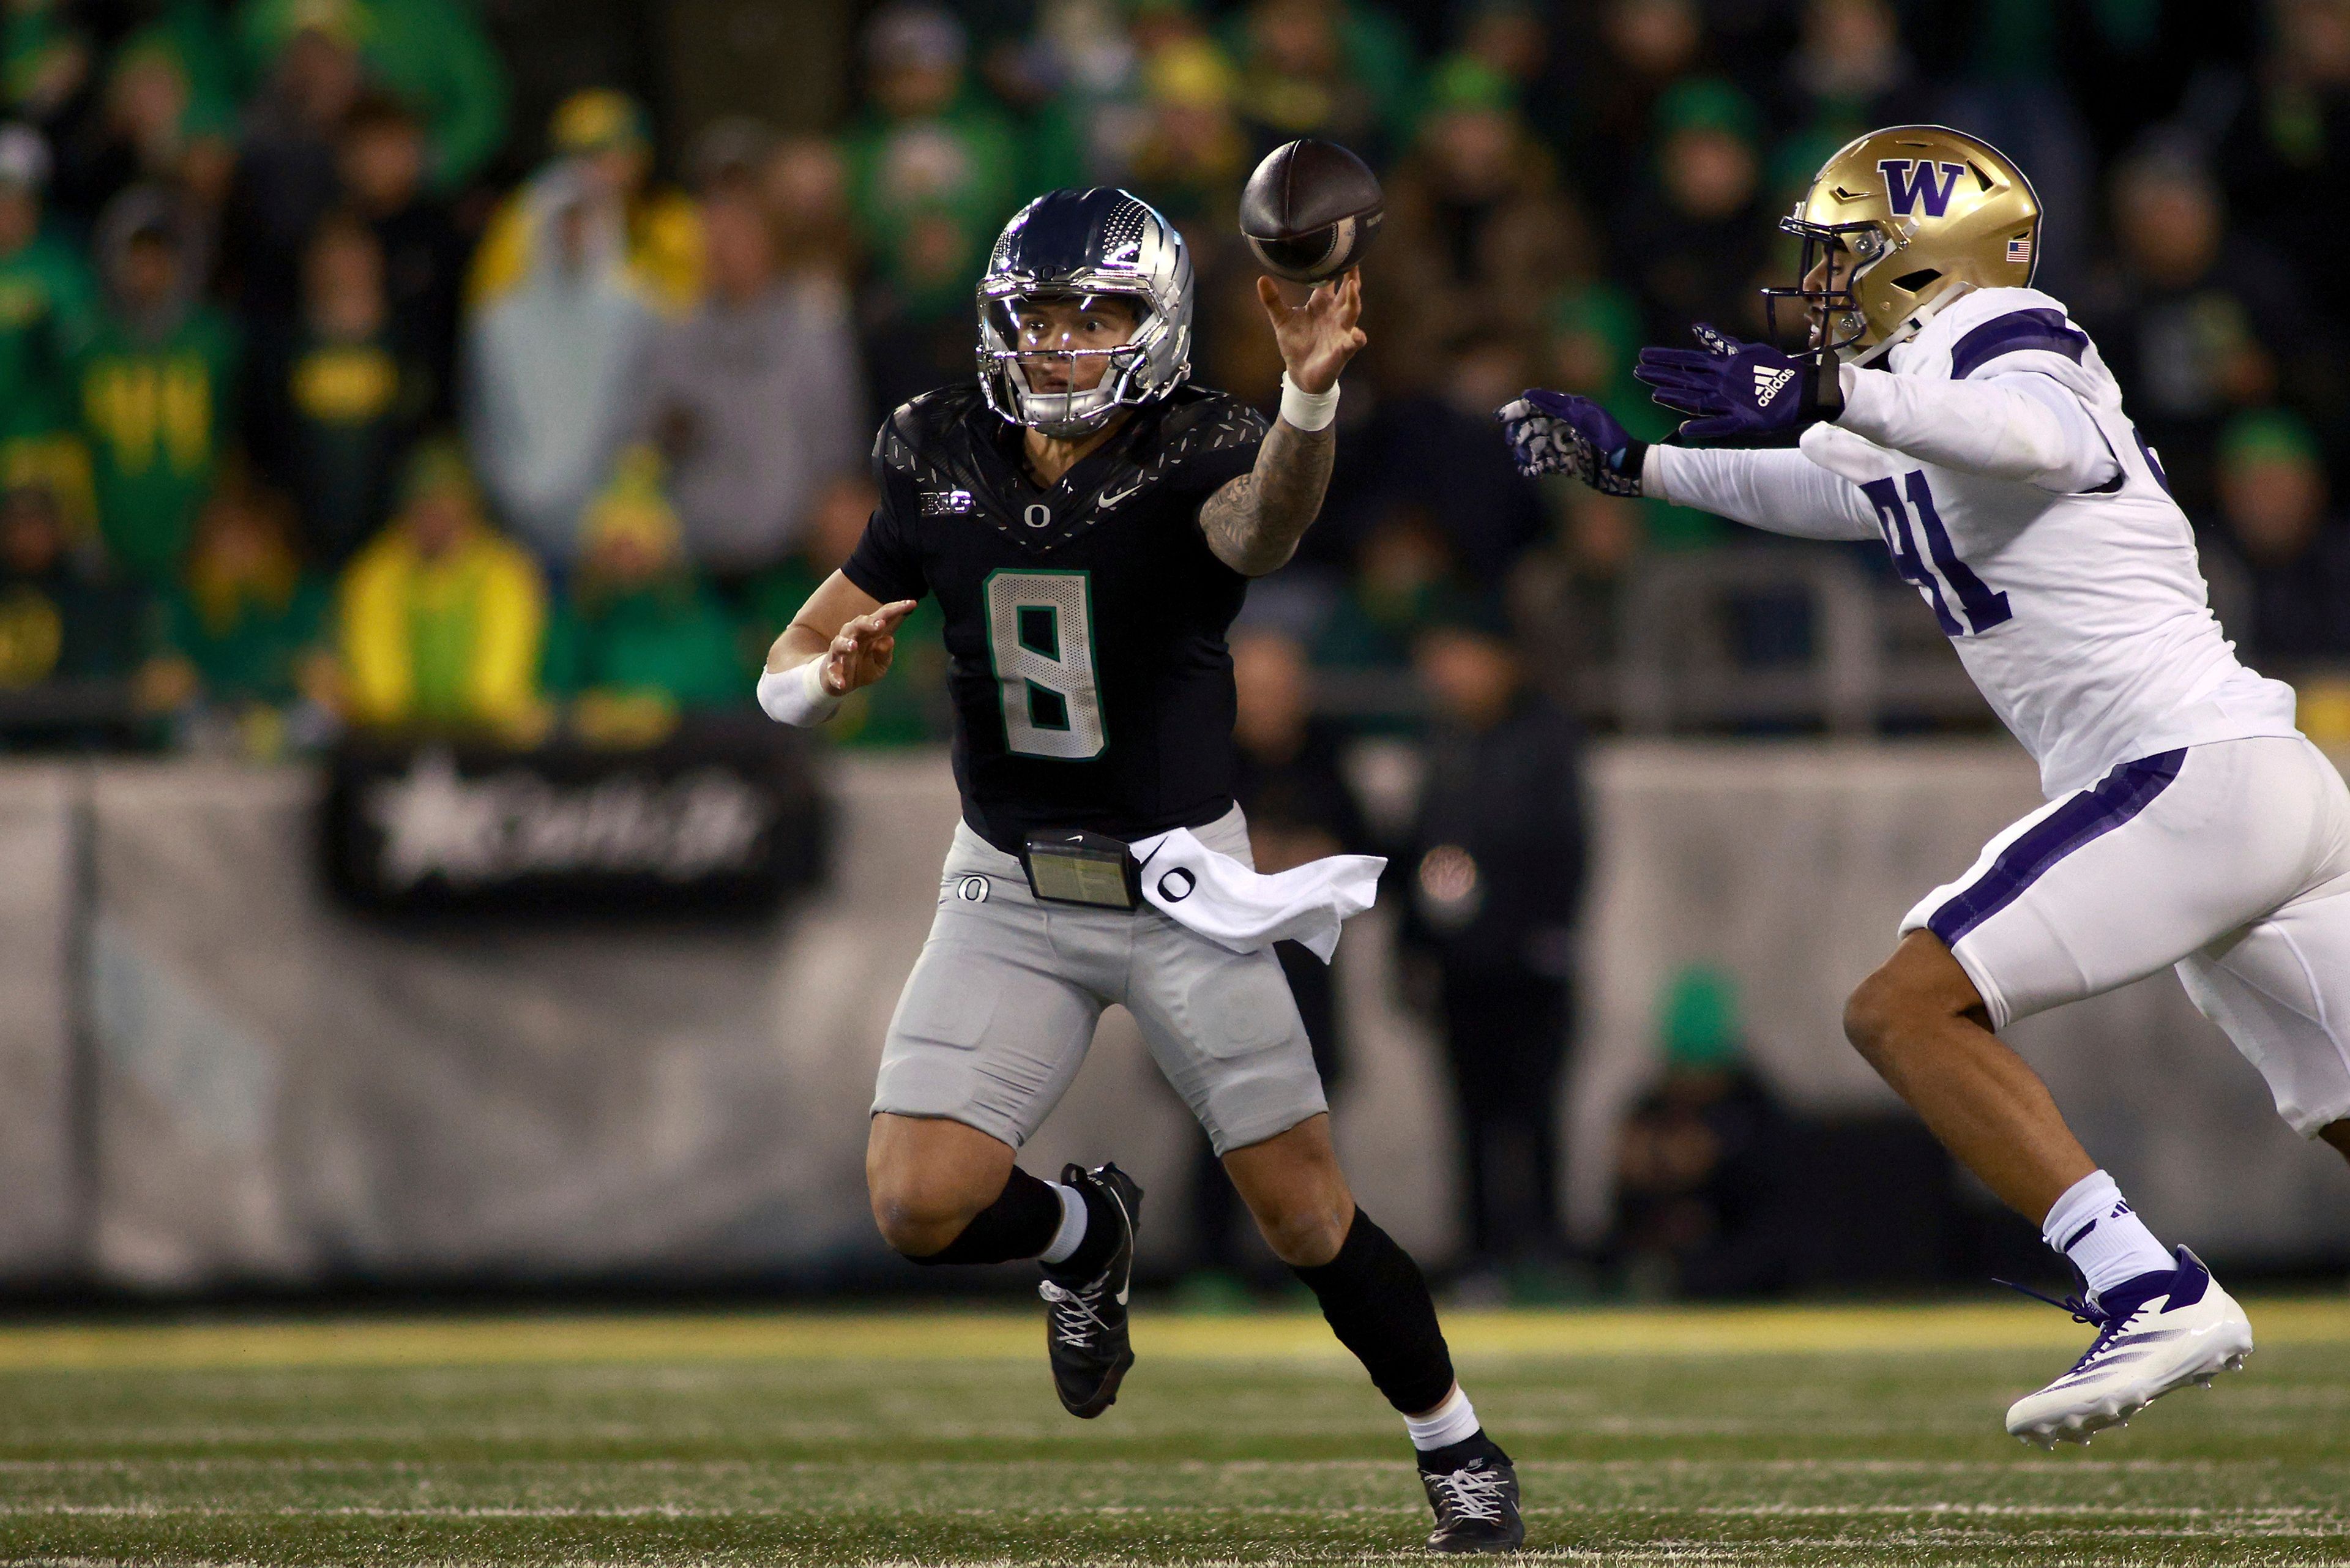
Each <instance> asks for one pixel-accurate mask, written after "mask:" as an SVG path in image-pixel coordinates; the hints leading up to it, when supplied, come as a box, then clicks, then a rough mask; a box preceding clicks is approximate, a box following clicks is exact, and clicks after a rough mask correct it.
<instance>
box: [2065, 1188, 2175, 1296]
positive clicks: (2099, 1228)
mask: <svg viewBox="0 0 2350 1568" xmlns="http://www.w3.org/2000/svg"><path fill="white" fill-rule="evenodd" d="M2040 1235H2041V1238H2042V1240H2043V1241H2046V1242H2047V1243H2048V1244H2049V1245H2050V1246H2051V1247H2054V1248H2055V1249H2056V1251H2060V1252H2062V1253H2064V1256H2066V1257H2067V1258H2070V1259H2071V1260H2072V1261H2073V1266H2074V1268H2076V1269H2078V1270H2080V1271H2081V1274H2082V1277H2083V1278H2085V1279H2086V1280H2087V1281H2088V1282H2089V1299H2090V1300H2091V1301H2093V1302H2094V1301H2095V1300H2096V1299H2097V1297H2098V1296H2099V1295H2101V1294H2103V1293H2105V1292H2106V1291H2109V1290H2111V1289H2113V1288H2114V1286H2116V1285H2117V1284H2120V1283H2121V1282H2123V1281H2125V1280H2134V1279H2136V1278H2137V1277H2138V1275H2140V1274H2151V1273H2167V1272H2169V1271H2170V1270H2172V1269H2175V1268H2177V1267H2178V1259H2176V1258H2174V1257H2172V1256H2171V1255H2170V1254H2169V1253H2168V1251H2164V1249H2163V1245H2162V1243H2161V1242H2159V1241H2156V1240H2155V1239H2154V1232H2153V1231H2149V1230H2147V1228H2146V1221H2145V1220H2141V1219H2139V1218H2138V1217H2137V1214H2136V1213H2134V1212H2132V1210H2131V1209H2130V1206H2129V1204H2128V1202H2127V1201H2126V1200H2125V1199H2123V1197H2122V1189H2120V1188H2119V1187H2116V1185H2115V1184H2114V1179H2113V1178H2112V1177H2110V1176H2107V1175H2106V1173H2105V1172H2104V1171H2102V1170H2093V1171H2091V1172H2090V1173H2089V1174H2088V1175H2086V1176H2085V1177H2083V1178H2081V1179H2080V1180H2078V1181H2076V1182H2074V1184H2073V1185H2072V1186H2070V1187H2068V1188H2066V1189H2064V1197H2062V1198H2059V1199H2057V1200H2056V1206H2055V1207H2054V1209H2051V1210H2048V1218H2047V1219H2045V1220H2042V1221H2041V1222H2040Z"/></svg>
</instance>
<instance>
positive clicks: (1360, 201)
mask: <svg viewBox="0 0 2350 1568" xmlns="http://www.w3.org/2000/svg"><path fill="white" fill-rule="evenodd" d="M1386 211H1387V197H1386V194H1385V193H1384V192H1381V191H1380V190H1379V181H1378V175H1376V174H1374V173H1372V172H1371V171H1370V166H1369V165H1368V164H1367V163H1365V162H1364V161H1362V160H1361V159H1359V158H1357V157H1356V156H1355V155H1354V154H1353V153H1351V152H1349V151H1347V150H1346V149H1345V148H1343V147H1341V146H1339V145H1338V144H1337V143H1336V142H1335V141H1317V140H1315V139H1314V138H1313V137H1310V136H1309V137H1305V138H1303V139H1302V140H1296V141H1291V142H1286V143H1284V144H1283V145H1282V146H1279V147H1276V148H1274V150H1273V151H1271V152H1269V153H1267V154H1266V155H1265V160H1264V161H1263V162H1262V163H1260V164H1258V165H1257V166H1256V172H1255V173H1253V174H1252V175H1250V176H1249V182H1248V185H1247V187H1246V189H1244V190H1243V191H1242V192H1241V234H1242V235H1243V237H1244V238H1245V239H1247V241H1248V243H1249V249H1250V250H1252V251H1253V252H1255V253H1256V259H1257V265H1260V266H1262V267H1263V268H1264V270H1265V271H1267V272H1269V273H1271V274H1272V275H1274V276H1275V277H1285V278H1287V279H1289V280H1290V281H1291V282H1292V283H1320V282H1321V281H1323V280H1324V279H1325V278H1331V277H1336V276H1337V275H1339V274H1340V273H1342V272H1345V271H1346V270H1347V268H1348V267H1350V266H1353V265H1356V264H1357V262H1359V261H1361V260H1362V259H1363V253H1364V252H1365V251H1367V250H1369V249H1370V248H1371V241H1372V240H1373V239H1375V238H1377V237H1378V232H1379V219H1380V218H1381V217H1382V216H1383V215H1385V213H1386Z"/></svg>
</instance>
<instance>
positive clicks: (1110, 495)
mask: <svg viewBox="0 0 2350 1568" xmlns="http://www.w3.org/2000/svg"><path fill="white" fill-rule="evenodd" d="M1143 483H1144V482H1143V481H1142V480H1139V479H1138V480H1136V481H1135V482H1134V483H1132V484H1129V485H1128V486H1127V487H1126V488H1125V489H1124V490H1118V491H1104V492H1103V493H1101V494H1099V495H1097V496H1095V497H1094V504H1095V505H1097V506H1099V507H1103V508H1105V509H1107V508H1108V507H1112V506H1115V505H1117V504H1118V503H1119V502H1121V501H1123V500H1125V499H1126V498H1127V497H1128V496H1129V495H1132V494H1133V493H1135V492H1136V491H1138V490H1140V489H1141V488H1142V486H1143Z"/></svg>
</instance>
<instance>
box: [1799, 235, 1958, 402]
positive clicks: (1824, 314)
mask: <svg viewBox="0 0 2350 1568" xmlns="http://www.w3.org/2000/svg"><path fill="white" fill-rule="evenodd" d="M1779 227H1780V229H1781V230H1782V231H1783V232H1784V233H1786V234H1793V235H1794V236H1795V237H1796V238H1797V239H1800V240H1801V241H1803V243H1804V244H1803V250H1802V252H1801V254H1800V255H1799V256H1798V259H1797V261H1796V264H1795V265H1796V271H1795V286H1794V287H1793V288H1766V289H1764V290H1763V313H1764V317H1765V318H1766V319H1767V320H1768V321H1769V323H1770V327H1771V339H1772V341H1773V342H1774V343H1784V342H1786V341H1787V340H1788V338H1787V337H1786V336H1783V333H1782V329H1781V327H1780V322H1779V307H1780V306H1782V305H1785V306H1788V307H1789V309H1790V314H1795V313H1798V312H1799V313H1800V319H1801V323H1802V326H1803V327H1804V332H1805V333H1806V339H1805V340H1806V343H1807V344H1808V346H1809V348H1811V349H1812V351H1813V352H1814V353H1818V352H1823V351H1825V352H1828V353H1833V354H1835V355H1836V356H1838V357H1839V358H1844V359H1846V360H1850V361H1852V362H1854V363H1856V364H1864V365H1865V364H1866V363H1867V362H1868V361H1869V360H1871V359H1874V358H1877V356H1878V355H1880V354H1882V353H1884V352H1885V351H1886V350H1887V348H1891V347H1892V346H1893V345H1892V342H1891V340H1890V339H1887V340H1885V341H1880V342H1875V343H1872V342H1870V341H1869V340H1868V337H1869V323H1868V313H1867V311H1866V309H1865V308H1864V307H1863V306H1862V305H1861V301H1860V285H1861V280H1862V279H1863V278H1865V277H1866V276H1867V275H1869V274H1870V273H1872V272H1874V271H1876V270H1877V268H1879V267H1882V266H1885V265H1888V264H1890V263H1892V262H1893V259H1894V258H1895V257H1896V256H1898V255H1899V254H1901V252H1902V251H1903V250H1904V249H1905V248H1907V246H1908V243H1909V242H1908V236H1907V235H1904V234H1899V233H1898V232H1888V226H1887V225H1886V224H1884V223H1877V222H1874V221H1866V222H1861V223H1809V222H1806V221H1805V220H1804V219H1803V218H1801V217H1785V218H1782V219H1780V220H1779ZM1839 266H1841V267H1842V268H1843V276H1842V278H1841V279H1839V278H1838V276H1837V269H1838V267H1839ZM1815 274H1816V275H1818V276H1819V278H1820V280H1821V283H1822V285H1823V286H1820V287H1817V288H1814V286H1812V279H1813V276H1814V275H1815ZM1940 279H1941V275H1940V274H1939V273H1936V274H1931V275H1929V276H1926V277H1923V278H1919V279H1918V280H1917V283H1918V288H1919V289H1920V290H1921V291H1922V290H1925V289H1930V288H1932V287H1933V286H1934V285H1935V284H1936V283H1938V282H1939V281H1940ZM1908 281H1910V280H1908V279H1907V278H1902V279H1898V280H1896V286H1898V285H1899V284H1903V283H1908ZM1794 326H1795V323H1794V322H1789V323H1788V324H1787V330H1788V332H1790V333H1791V332H1792V331H1793V329H1794Z"/></svg>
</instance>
